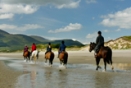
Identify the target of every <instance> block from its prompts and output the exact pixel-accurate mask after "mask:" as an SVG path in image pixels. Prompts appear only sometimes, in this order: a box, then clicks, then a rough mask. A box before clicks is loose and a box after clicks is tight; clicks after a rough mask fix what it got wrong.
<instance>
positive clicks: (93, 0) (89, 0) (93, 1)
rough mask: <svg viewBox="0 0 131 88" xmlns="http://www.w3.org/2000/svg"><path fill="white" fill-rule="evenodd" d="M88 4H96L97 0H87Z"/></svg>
mask: <svg viewBox="0 0 131 88" xmlns="http://www.w3.org/2000/svg"><path fill="white" fill-rule="evenodd" d="M86 3H87V4H90V3H96V0H86Z"/></svg>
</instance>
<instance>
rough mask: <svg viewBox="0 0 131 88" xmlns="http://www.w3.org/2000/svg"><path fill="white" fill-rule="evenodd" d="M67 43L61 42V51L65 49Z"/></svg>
mask: <svg viewBox="0 0 131 88" xmlns="http://www.w3.org/2000/svg"><path fill="white" fill-rule="evenodd" d="M65 48H66V45H65V44H61V45H60V52H62V51H65Z"/></svg>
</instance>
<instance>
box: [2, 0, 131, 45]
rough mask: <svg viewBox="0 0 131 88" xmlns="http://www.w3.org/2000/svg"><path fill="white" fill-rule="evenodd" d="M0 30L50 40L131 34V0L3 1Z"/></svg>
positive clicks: (87, 40) (93, 38)
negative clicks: (100, 34) (100, 33)
mask: <svg viewBox="0 0 131 88" xmlns="http://www.w3.org/2000/svg"><path fill="white" fill-rule="evenodd" d="M0 29H2V30H4V31H6V32H8V33H10V34H24V35H36V36H41V37H44V38H47V39H50V40H59V39H73V40H74V41H75V40H78V41H80V42H81V43H83V44H88V43H90V42H95V40H96V37H97V32H98V31H101V32H102V35H103V37H104V39H105V42H106V41H109V40H111V39H113V40H115V39H117V38H119V37H122V36H128V35H131V0H0Z"/></svg>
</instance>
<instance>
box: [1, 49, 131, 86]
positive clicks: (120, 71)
mask: <svg viewBox="0 0 131 88" xmlns="http://www.w3.org/2000/svg"><path fill="white" fill-rule="evenodd" d="M68 53H69V60H68V65H69V66H68V65H67V67H68V68H67V69H66V70H64V72H63V71H62V72H60V71H58V69H56V67H57V65H58V64H59V60H58V58H57V52H55V59H54V64H55V65H54V67H52V68H45V67H43V64H41V63H40V65H37V66H35V65H32V66H34V67H35V68H37V70H36V69H35V70H34V68H33V70H31V69H32V68H30V67H29V65H25V67H26V70H27V71H26V70H23V68H24V67H23V68H21V70H15V69H12V68H11V67H9V66H7V65H6V64H5V63H4V62H3V61H0V70H1V71H0V88H25V87H26V86H22V83H24V82H25V81H22V80H27V82H28V81H31V82H34V85H32V86H33V87H28V88H53V87H54V88H73V87H75V88H85V87H87V86H89V88H102V87H104V88H105V87H106V88H118V87H119V88H130V87H131V84H130V81H131V79H130V77H131V74H130V73H131V50H114V51H113V58H112V59H113V62H114V67H115V69H116V70H115V71H116V72H115V73H113V72H111V70H110V67H107V72H105V73H103V72H101V71H95V68H96V66H95V59H94V56H93V54H94V53H93V52H92V53H89V52H88V51H68ZM0 56H1V57H0V58H1V60H2V58H5V57H7V58H9V59H10V61H11V60H14V59H16V60H23V57H22V53H0ZM39 62H44V52H40V56H39ZM56 63H57V64H56ZM86 64H88V65H86ZM100 65H101V67H103V61H102V60H101V62H100ZM90 67H91V68H90ZM18 69H19V68H18ZM43 69H44V70H43ZM28 73H30V74H28ZM22 74H25V75H22ZM29 75H30V77H29ZM32 75H33V76H32ZM43 75H44V76H43ZM53 75H55V76H53ZM63 75H64V76H63ZM21 76H22V77H21ZM37 77H39V78H41V79H40V81H39V80H38V79H37ZM42 77H44V78H42ZM18 78H19V79H18ZM31 79H33V81H32V80H31ZM47 79H48V80H47ZM56 79H57V80H56ZM3 80H4V81H3ZM37 81H39V82H38V83H37ZM41 81H42V82H41ZM48 82H49V83H48ZM50 82H51V83H53V84H52V85H50ZM16 84H17V87H16ZM123 84H126V85H123ZM38 85H39V86H38ZM28 86H29V85H28Z"/></svg>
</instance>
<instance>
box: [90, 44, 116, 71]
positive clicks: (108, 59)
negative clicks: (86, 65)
mask: <svg viewBox="0 0 131 88" xmlns="http://www.w3.org/2000/svg"><path fill="white" fill-rule="evenodd" d="M95 47H96V44H95V43H90V48H89V52H91V51H92V50H94V48H95ZM95 58H96V65H97V68H96V70H98V68H100V66H99V62H100V59H101V58H102V59H103V61H104V69H105V71H106V64H107V63H108V64H111V66H112V63H113V62H112V50H111V48H110V47H108V46H103V47H100V50H99V52H98V54H97V57H95ZM113 69H114V67H113V66H112V70H113Z"/></svg>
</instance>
